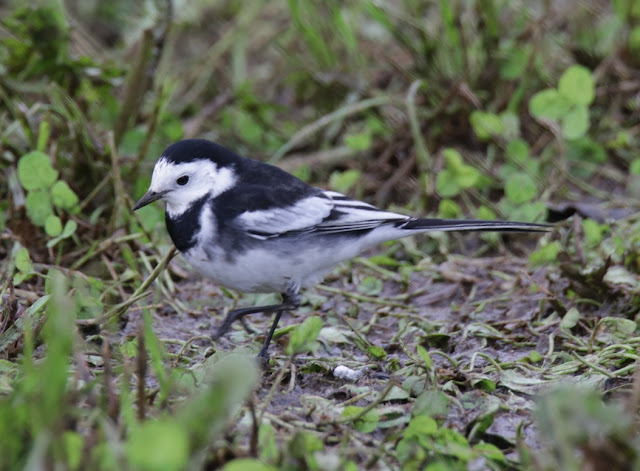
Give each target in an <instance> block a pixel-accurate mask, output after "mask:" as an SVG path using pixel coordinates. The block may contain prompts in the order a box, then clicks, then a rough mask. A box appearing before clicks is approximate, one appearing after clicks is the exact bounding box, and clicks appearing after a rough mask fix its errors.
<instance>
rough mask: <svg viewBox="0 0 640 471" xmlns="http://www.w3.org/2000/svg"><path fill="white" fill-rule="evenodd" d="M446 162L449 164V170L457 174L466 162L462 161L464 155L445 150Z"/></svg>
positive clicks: (443, 153) (455, 151)
mask: <svg viewBox="0 0 640 471" xmlns="http://www.w3.org/2000/svg"><path fill="white" fill-rule="evenodd" d="M442 155H443V157H444V160H445V162H446V163H447V168H448V169H451V170H453V172H454V173H455V172H456V170H458V169H459V168H460V167H461V166H462V165H464V162H463V161H462V155H460V152H458V151H457V150H455V149H445V150H444V151H443V152H442Z"/></svg>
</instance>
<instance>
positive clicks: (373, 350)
mask: <svg viewBox="0 0 640 471" xmlns="http://www.w3.org/2000/svg"><path fill="white" fill-rule="evenodd" d="M367 353H368V354H369V356H370V357H371V358H373V359H374V360H384V359H385V358H387V352H386V351H385V350H384V348H382V347H378V346H377V345H370V346H369V347H368V348H367Z"/></svg>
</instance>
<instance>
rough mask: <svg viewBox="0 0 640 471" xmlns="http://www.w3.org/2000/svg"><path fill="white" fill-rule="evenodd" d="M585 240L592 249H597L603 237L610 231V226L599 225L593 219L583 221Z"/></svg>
mask: <svg viewBox="0 0 640 471" xmlns="http://www.w3.org/2000/svg"><path fill="white" fill-rule="evenodd" d="M582 228H583V230H584V235H585V238H586V239H587V243H588V244H589V246H590V247H595V246H597V245H599V244H600V242H602V236H603V235H604V233H605V232H607V231H608V230H609V225H608V224H598V223H597V222H596V221H594V220H593V219H584V220H583V221H582Z"/></svg>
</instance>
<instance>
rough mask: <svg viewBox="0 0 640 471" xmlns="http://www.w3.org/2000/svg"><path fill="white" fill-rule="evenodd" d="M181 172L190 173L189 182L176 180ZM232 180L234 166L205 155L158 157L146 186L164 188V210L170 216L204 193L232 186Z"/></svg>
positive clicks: (234, 180) (216, 193)
mask: <svg viewBox="0 0 640 471" xmlns="http://www.w3.org/2000/svg"><path fill="white" fill-rule="evenodd" d="M183 175H188V176H189V182H188V183H187V184H186V185H184V186H181V185H178V184H177V183H176V180H177V179H178V178H180V177H181V176H183ZM235 182H236V176H235V172H234V171H233V168H229V167H218V166H217V165H216V164H215V162H212V161H210V160H208V159H200V160H196V161H194V162H185V163H181V164H174V163H172V162H170V161H168V160H167V159H166V158H164V157H161V158H160V160H158V162H157V163H156V165H155V167H154V169H153V176H152V177H151V186H150V188H149V189H150V190H151V191H154V192H157V193H160V192H163V191H167V193H166V195H165V196H164V198H163V199H164V200H165V201H166V202H167V212H168V213H169V215H170V216H178V215H180V214H182V213H184V212H185V211H186V210H187V209H188V208H189V206H191V204H192V203H193V202H194V201H197V200H199V199H200V198H202V197H203V196H205V195H210V197H211V198H215V197H216V196H218V195H219V194H221V193H223V192H224V191H226V190H228V189H229V188H231V187H232V186H233V185H234V184H235Z"/></svg>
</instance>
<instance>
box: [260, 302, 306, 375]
mask: <svg viewBox="0 0 640 471" xmlns="http://www.w3.org/2000/svg"><path fill="white" fill-rule="evenodd" d="M280 306H281V308H280V309H278V310H277V311H276V316H275V317H274V318H273V323H272V324H271V328H270V329H269V333H268V334H267V336H266V338H265V339H264V343H263V344H262V348H261V349H260V353H258V358H260V359H261V360H262V361H264V362H265V363H266V361H267V360H268V358H269V355H268V354H267V350H268V349H269V344H270V343H271V339H272V338H273V333H274V332H275V331H276V327H278V322H280V317H281V316H282V313H283V312H284V311H292V310H294V309H296V308H297V307H298V306H300V295H299V294H298V291H297V290H291V291H287V292H284V293H282V304H281V305H280Z"/></svg>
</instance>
